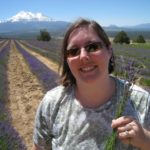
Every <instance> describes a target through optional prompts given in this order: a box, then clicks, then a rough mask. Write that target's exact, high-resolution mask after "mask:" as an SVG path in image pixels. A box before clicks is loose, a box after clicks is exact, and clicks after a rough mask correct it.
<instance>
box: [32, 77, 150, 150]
mask: <svg viewBox="0 0 150 150" xmlns="http://www.w3.org/2000/svg"><path fill="white" fill-rule="evenodd" d="M114 80H115V82H116V92H115V94H114V95H113V96H112V98H111V99H110V100H109V101H108V102H106V103H105V104H104V105H102V106H100V107H98V108H96V109H91V108H85V107H83V106H82V105H81V104H80V103H79V101H78V100H77V99H76V98H75V94H74V91H75V90H74V89H75V88H74V87H69V88H65V87H63V86H61V85H60V86H57V87H56V88H54V89H52V90H50V91H48V92H47V94H46V95H45V96H44V98H43V100H42V101H41V103H40V105H39V107H38V110H37V113H36V118H35V128H34V135H33V140H34V143H35V144H37V145H39V146H40V147H41V148H43V150H104V145H105V142H106V139H107V138H108V136H109V135H110V134H111V132H112V128H111V121H112V119H113V118H114V115H115V110H116V106H117V103H118V102H119V100H120V96H121V94H122V89H123V86H124V84H125V83H124V82H123V81H122V80H120V79H116V78H114ZM100 90H101V89H100ZM123 115H124V116H133V117H134V118H135V119H137V121H139V122H140V123H141V124H142V126H143V127H145V128H146V129H148V130H150V95H149V93H148V92H147V91H145V90H143V89H142V88H140V87H138V86H136V85H134V86H133V88H132V93H131V96H130V99H129V100H128V102H127V104H126V106H125V110H124V113H123ZM116 150H137V148H134V147H132V146H131V145H125V144H123V143H122V142H121V141H119V140H117V147H116Z"/></svg>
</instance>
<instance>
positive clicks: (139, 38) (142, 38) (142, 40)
mask: <svg viewBox="0 0 150 150" xmlns="http://www.w3.org/2000/svg"><path fill="white" fill-rule="evenodd" d="M133 42H134V43H145V39H144V37H143V36H142V35H138V36H137V38H136V39H135V40H133Z"/></svg>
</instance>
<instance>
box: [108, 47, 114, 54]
mask: <svg viewBox="0 0 150 150" xmlns="http://www.w3.org/2000/svg"><path fill="white" fill-rule="evenodd" d="M108 51H109V54H110V57H111V56H112V54H113V48H112V45H110V46H109V47H108Z"/></svg>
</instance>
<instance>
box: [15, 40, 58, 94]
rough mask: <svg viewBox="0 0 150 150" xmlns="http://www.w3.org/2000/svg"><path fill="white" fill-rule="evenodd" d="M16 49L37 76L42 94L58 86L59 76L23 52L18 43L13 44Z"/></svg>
mask: <svg viewBox="0 0 150 150" xmlns="http://www.w3.org/2000/svg"><path fill="white" fill-rule="evenodd" d="M15 44H16V48H17V49H18V50H19V51H20V53H21V54H22V55H23V57H24V58H25V60H26V62H27V64H28V65H29V67H30V69H31V71H32V72H33V73H34V74H35V75H36V76H37V78H38V79H39V81H40V82H41V85H42V87H43V89H44V92H46V91H48V90H50V89H52V88H53V87H55V86H56V85H57V84H58V79H59V76H58V74H56V73H55V72H54V71H53V70H50V69H49V68H48V67H47V66H46V65H44V64H43V63H42V62H41V61H40V60H38V59H37V58H36V57H34V56H33V55H31V54H29V53H28V52H27V51H26V50H24V49H23V48H22V47H21V46H20V45H19V44H18V42H15Z"/></svg>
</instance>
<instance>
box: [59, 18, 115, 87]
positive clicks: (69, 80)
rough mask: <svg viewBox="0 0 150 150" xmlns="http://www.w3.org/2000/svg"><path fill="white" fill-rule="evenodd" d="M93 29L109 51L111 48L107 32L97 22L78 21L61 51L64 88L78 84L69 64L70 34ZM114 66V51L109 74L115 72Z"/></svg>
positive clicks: (65, 37)
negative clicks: (77, 30)
mask: <svg viewBox="0 0 150 150" xmlns="http://www.w3.org/2000/svg"><path fill="white" fill-rule="evenodd" d="M83 26H85V27H91V28H92V29H93V30H95V31H96V33H97V35H98V36H99V37H100V38H101V39H102V41H103V42H104V44H105V46H106V48H107V49H109V46H110V45H111V43H110V41H109V38H108V36H107V34H106V33H105V31H104V30H103V28H102V27H101V26H100V25H99V24H98V23H97V22H96V21H93V20H87V19H83V18H80V19H78V20H77V21H75V22H74V23H73V24H72V25H71V26H70V27H69V29H68V30H67V32H66V34H65V36H64V39H63V43H62V49H61V54H62V60H61V64H60V65H61V70H62V72H61V84H62V85H64V86H66V87H67V86H69V85H73V84H76V79H75V78H74V76H73V75H72V73H71V71H70V68H69V66H68V63H67V52H66V51H67V46H68V39H69V36H70V34H71V33H72V32H73V31H74V30H75V29H77V28H80V27H83ZM114 66H115V61H114V54H113V51H112V56H111V58H110V61H109V66H108V71H109V73H112V72H113V71H114Z"/></svg>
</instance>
